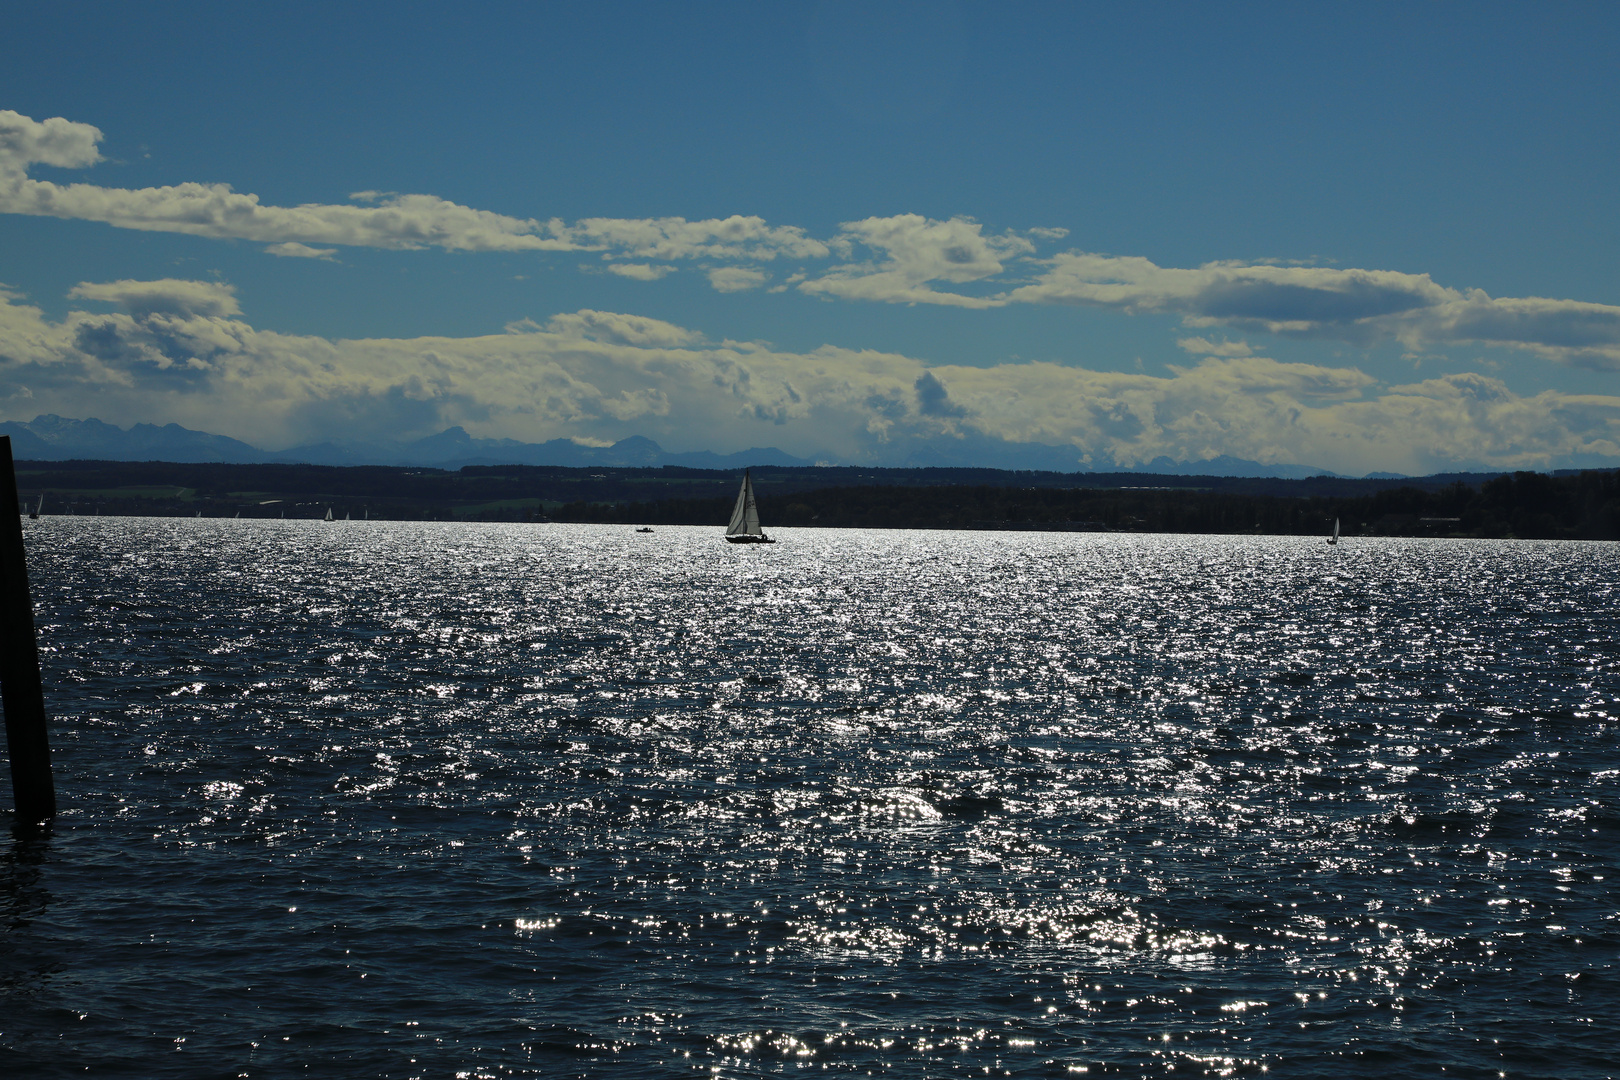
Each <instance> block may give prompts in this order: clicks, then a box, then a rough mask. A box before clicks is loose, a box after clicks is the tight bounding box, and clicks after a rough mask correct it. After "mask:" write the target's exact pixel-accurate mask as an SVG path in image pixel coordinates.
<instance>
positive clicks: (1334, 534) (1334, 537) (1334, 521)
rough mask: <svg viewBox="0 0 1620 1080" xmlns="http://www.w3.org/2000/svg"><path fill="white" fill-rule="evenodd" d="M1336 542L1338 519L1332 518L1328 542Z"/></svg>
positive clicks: (1337, 537)
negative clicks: (1331, 529)
mask: <svg viewBox="0 0 1620 1080" xmlns="http://www.w3.org/2000/svg"><path fill="white" fill-rule="evenodd" d="M1338 542H1339V519H1338V518H1334V519H1333V535H1332V536H1330V537H1328V543H1329V544H1337V543H1338Z"/></svg>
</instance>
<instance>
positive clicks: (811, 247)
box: [557, 214, 830, 259]
mask: <svg viewBox="0 0 1620 1080" xmlns="http://www.w3.org/2000/svg"><path fill="white" fill-rule="evenodd" d="M557 232H558V235H560V236H562V237H566V238H567V240H568V241H569V242H570V243H573V244H575V245H576V246H577V247H578V248H579V249H580V250H590V251H601V250H606V251H617V252H623V253H624V254H626V255H629V256H631V257H633V258H638V259H774V258H777V257H778V256H785V257H789V258H801V259H824V258H826V257H827V255H828V254H829V252H830V249H829V248H828V246H827V245H826V244H825V243H822V242H821V241H819V240H813V239H811V238H810V237H809V236H808V235H807V234H806V233H805V231H804V230H803V229H801V228H798V227H797V226H773V225H768V224H766V222H765V220H764V219H763V218H758V217H744V216H742V215H740V214H733V215H732V216H730V217H727V218H710V219H708V220H705V221H687V220H686V219H685V218H680V217H670V218H641V219H635V218H586V219H584V220H583V221H579V222H576V223H575V224H573V225H569V226H561V225H559V226H558V227H557Z"/></svg>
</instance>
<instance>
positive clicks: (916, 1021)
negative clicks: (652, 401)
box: [0, 518, 1620, 1078]
mask: <svg viewBox="0 0 1620 1080" xmlns="http://www.w3.org/2000/svg"><path fill="white" fill-rule="evenodd" d="M24 525H25V532H26V536H27V540H28V544H29V557H30V560H31V572H32V575H33V579H34V590H35V600H36V607H37V609H38V621H39V623H40V634H41V642H42V645H43V646H44V648H45V650H46V651H45V653H44V665H45V680H46V686H47V695H48V708H49V709H50V711H51V713H52V716H53V724H54V727H53V732H52V739H53V746H54V753H55V762H56V777H57V786H58V791H59V798H60V801H61V804H62V807H63V812H62V814H61V816H60V818H59V819H58V820H57V822H56V824H55V826H54V828H53V830H52V831H51V833H50V834H49V835H48V836H47V837H46V838H44V839H42V840H35V841H23V840H12V839H10V838H9V837H8V839H6V840H5V841H4V847H3V856H0V925H3V928H4V932H3V934H0V1073H4V1074H5V1075H7V1076H28V1077H55V1076H80V1075H85V1074H86V1073H88V1074H90V1075H102V1076H118V1077H126V1076H127V1077H143V1078H161V1077H228V1076H236V1077H267V1078H269V1077H290V1076H306V1077H343V1078H348V1077H418V1076H419V1077H462V1078H471V1077H490V1078H495V1077H510V1076H548V1077H552V1076H561V1077H566V1076H626V1077H629V1076H636V1077H654V1076H679V1075H704V1076H712V1077H750V1076H778V1075H790V1076H809V1075H811V1074H812V1073H814V1074H821V1075H830V1076H832V1075H837V1076H841V1075H854V1076H867V1075H876V1076H885V1075H886V1076H908V1077H940V1076H954V1075H962V1076H970V1075H971V1076H1015V1077H1056V1076H1090V1077H1097V1076H1167V1075H1168V1076H1176V1077H1180V1076H1256V1075H1261V1074H1262V1073H1265V1074H1267V1075H1270V1076H1289V1077H1297V1076H1304V1077H1342V1076H1351V1075H1371V1074H1374V1073H1377V1074H1381V1075H1384V1076H1389V1077H1396V1076H1424V1077H1433V1076H1441V1075H1444V1076H1448V1077H1491V1078H1497V1077H1502V1076H1510V1077H1511V1076H1526V1077H1528V1076H1559V1077H1566V1078H1578V1077H1598V1076H1611V1075H1614V1074H1615V1073H1616V1071H1617V1068H1620V1066H1617V1065H1616V1061H1617V1060H1620V1035H1617V1034H1616V1032H1615V1028H1614V1025H1615V1023H1616V1017H1620V984H1617V981H1616V980H1617V971H1616V963H1617V960H1620V903H1617V901H1620V890H1617V888H1616V875H1617V873H1620V866H1617V863H1620V843H1617V835H1620V834H1617V826H1620V741H1617V737H1616V735H1617V711H1620V644H1617V642H1620V615H1617V603H1616V601H1617V587H1616V584H1617V581H1620V546H1617V545H1603V544H1578V543H1536V542H1508V541H1478V542H1473V541H1418V540H1394V539H1378V540H1361V539H1351V540H1348V541H1346V542H1345V543H1343V544H1342V545H1341V546H1340V547H1339V548H1338V549H1337V550H1334V549H1330V548H1328V547H1327V545H1325V544H1324V543H1322V541H1321V540H1320V539H1311V538H1278V537H1266V538H1258V537H1257V538H1248V537H1235V538H1234V537H1208V538H1197V537H1179V536H1178V537H1168V536H1130V535H1085V534H1050V533H1045V534H1041V533H1036V534H1019V533H1003V532H997V533H946V532H880V531H842V530H781V531H780V532H779V533H778V536H779V539H780V541H781V542H780V543H778V544H776V545H775V546H772V547H741V546H739V547H733V546H730V545H727V544H724V543H722V542H721V540H720V536H719V532H720V530H719V529H718V528H712V529H697V528H660V529H659V530H658V531H657V532H656V533H654V534H652V535H645V534H636V533H634V532H632V531H631V530H630V529H629V528H628V527H613V526H602V527H594V526H570V525H528V526H521V525H512V526H503V525H461V524H400V523H381V522H334V523H332V524H324V523H320V522H282V521H234V520H233V521H206V520H194V519H193V520H160V519H120V518H46V519H44V520H41V521H39V522H24ZM4 783H5V791H4V799H5V805H6V807H7V811H8V816H7V817H6V818H5V819H4V820H5V821H6V822H9V781H5V782H4Z"/></svg>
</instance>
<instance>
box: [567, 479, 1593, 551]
mask: <svg viewBox="0 0 1620 1080" xmlns="http://www.w3.org/2000/svg"><path fill="white" fill-rule="evenodd" d="M759 508H760V517H761V518H762V519H763V520H764V521H765V523H766V529H767V531H768V530H769V528H770V527H771V526H772V525H783V526H789V525H796V526H815V527H827V528H880V529H885V528H887V529H892V528H919V529H1025V530H1029V529H1035V530H1063V531H1112V532H1169V533H1218V534H1234V533H1251V534H1252V533H1264V534H1272V535H1288V534H1296V535H1298V534H1304V535H1311V534H1323V533H1326V532H1328V531H1329V530H1330V529H1331V528H1332V525H1333V520H1334V519H1335V518H1339V519H1340V520H1341V521H1342V523H1343V529H1344V531H1345V532H1346V533H1347V534H1349V535H1368V536H1475V537H1521V538H1526V539H1531V538H1534V539H1585V540H1614V539H1620V473H1615V472H1587V473H1580V474H1578V475H1573V476H1547V475H1544V474H1540V473H1514V474H1511V475H1506V476H1500V477H1497V478H1495V479H1493V480H1488V481H1486V482H1485V483H1484V484H1482V485H1480V486H1478V487H1473V486H1470V485H1468V484H1464V483H1453V484H1451V485H1449V486H1446V487H1443V488H1440V489H1439V490H1432V491H1430V490H1423V489H1421V488H1416V487H1402V488H1393V489H1386V490H1383V491H1377V492H1373V493H1370V494H1367V495H1352V496H1321V495H1316V496H1305V497H1301V496H1294V497H1288V496H1276V495H1255V494H1244V493H1236V492H1219V491H1196V490H1176V489H1166V488H1146V489H1144V488H1138V489H1121V488H1114V489H1106V488H1105V489H1098V488H1071V489H1067V490H1055V489H1027V488H1025V489H1020V488H1006V487H988V486H973V487H893V486H881V487H847V488H822V489H819V490H814V491H804V492H794V493H789V494H778V495H767V494H761V495H760V497H759ZM730 509H731V500H730V499H725V498H721V499H666V500H659V501H655V502H631V503H619V504H605V503H586V502H575V503H570V504H568V505H565V506H561V507H558V508H557V509H556V511H554V512H553V514H552V517H553V520H557V521H580V522H604V523H608V522H611V523H618V524H626V525H628V524H648V525H659V524H667V525H677V524H714V523H717V522H722V521H724V520H725V519H726V517H727V516H728V515H729V513H730Z"/></svg>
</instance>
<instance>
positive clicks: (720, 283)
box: [709, 266, 771, 293]
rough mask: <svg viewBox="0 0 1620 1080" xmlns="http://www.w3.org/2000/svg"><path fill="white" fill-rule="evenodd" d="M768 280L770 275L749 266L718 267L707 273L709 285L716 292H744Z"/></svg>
mask: <svg viewBox="0 0 1620 1080" xmlns="http://www.w3.org/2000/svg"><path fill="white" fill-rule="evenodd" d="M769 280H771V275H769V274H767V273H765V272H764V271H763V270H755V269H754V268H753V267H750V266H718V267H715V268H714V269H713V270H710V271H709V284H710V285H712V286H714V288H715V291H717V292H728V293H729V292H746V291H748V290H749V289H757V288H759V287H760V286H761V285H763V284H765V283H766V282H767V281H769Z"/></svg>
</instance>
